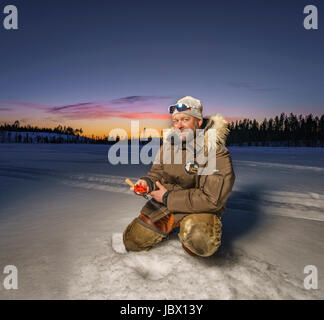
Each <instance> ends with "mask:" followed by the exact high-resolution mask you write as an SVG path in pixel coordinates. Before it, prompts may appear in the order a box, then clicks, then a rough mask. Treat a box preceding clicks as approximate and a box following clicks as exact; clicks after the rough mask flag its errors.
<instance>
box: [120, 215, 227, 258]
mask: <svg viewBox="0 0 324 320" xmlns="http://www.w3.org/2000/svg"><path fill="white" fill-rule="evenodd" d="M221 235H222V223H221V220H220V218H219V217H218V216H217V215H215V214H211V213H192V214H189V215H187V216H185V217H184V218H183V219H182V220H181V221H180V232H179V234H178V236H179V238H180V241H181V242H182V245H183V246H184V248H187V249H189V250H190V251H191V252H192V253H194V254H195V255H198V256H202V257H208V256H211V255H212V254H214V253H215V252H216V250H217V249H218V248H219V246H220V244H221ZM167 236H168V234H167V233H165V232H162V231H160V230H157V229H156V228H154V227H152V226H151V225H149V224H147V223H145V222H144V221H142V220H141V219H138V218H136V219H134V220H133V221H132V222H131V223H130V224H129V225H128V226H127V228H126V230H125V231H124V234H123V240H124V244H125V247H126V249H127V250H128V251H143V250H149V249H151V248H152V247H153V246H155V245H156V244H158V243H159V242H161V241H162V240H164V239H165V238H167Z"/></svg>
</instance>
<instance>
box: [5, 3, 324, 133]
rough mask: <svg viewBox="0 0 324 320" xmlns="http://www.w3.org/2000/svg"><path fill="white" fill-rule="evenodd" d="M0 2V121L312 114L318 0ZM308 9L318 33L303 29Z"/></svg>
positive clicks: (110, 122)
mask: <svg viewBox="0 0 324 320" xmlns="http://www.w3.org/2000/svg"><path fill="white" fill-rule="evenodd" d="M9 3H10V4H14V5H16V6H17V8H18V12H19V29H18V30H14V31H13V30H12V31H8V30H5V29H4V28H1V27H0V44H1V49H0V69H1V73H0V121H13V120H16V119H18V120H21V121H22V122H26V123H35V124H38V125H57V124H58V123H62V124H67V125H71V126H73V127H80V126H82V127H83V128H84V129H85V131H86V132H87V133H91V132H94V133H98V134H99V133H100V134H101V133H103V132H106V131H107V130H108V129H109V128H112V127H113V126H114V125H117V124H118V125H120V126H124V127H127V126H128V124H129V121H130V120H131V119H139V120H140V121H141V123H142V125H143V126H146V127H147V126H151V127H156V128H162V127H165V125H166V121H167V120H166V119H167V118H168V115H167V106H168V105H169V104H171V103H174V102H176V100H177V99H179V98H181V97H183V96H186V95H191V96H194V97H197V98H199V99H200V100H201V101H202V102H203V105H204V112H205V114H206V115H208V114H214V113H222V114H223V115H224V116H226V117H227V118H229V119H235V118H241V117H250V118H257V119H262V118H264V117H270V116H275V115H277V114H280V113H281V112H286V113H289V112H294V113H297V114H300V113H302V114H308V113H313V114H317V115H319V114H322V113H323V105H324V92H323V89H322V88H323V83H324V82H323V71H324V62H323V56H324V41H323V40H324V27H323V28H322V25H321V21H322V19H321V18H322V17H324V6H323V4H321V3H320V1H316V0H314V1H309V0H305V1H302V0H285V1H278V0H273V1H265V0H259V1H255V0H245V1H239V0H235V1H234V0H226V1H225V0H218V1H160V0H157V1H103V0H102V1H99V0H92V1H89V0H82V1H75V0H69V1H62V0H56V1H53V0H50V1H36V0H29V1H14V0H10V1H9ZM309 4H313V5H316V6H317V8H318V12H319V29H318V30H305V29H304V28H303V19H304V17H305V15H304V14H303V8H304V7H305V6H306V5H309ZM0 6H2V4H0ZM0 17H1V16H0ZM3 17H4V14H3V15H2V18H3Z"/></svg>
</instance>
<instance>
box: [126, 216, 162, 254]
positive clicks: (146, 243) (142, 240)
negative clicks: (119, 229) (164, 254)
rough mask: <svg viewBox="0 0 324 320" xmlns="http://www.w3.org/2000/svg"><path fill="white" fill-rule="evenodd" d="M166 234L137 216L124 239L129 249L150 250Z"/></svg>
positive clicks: (127, 229) (128, 227)
mask: <svg viewBox="0 0 324 320" xmlns="http://www.w3.org/2000/svg"><path fill="white" fill-rule="evenodd" d="M165 237H166V234H164V233H163V232H160V231H159V230H156V229H155V228H153V227H152V226H151V225H149V224H148V223H146V222H144V221H143V220H142V219H140V218H135V219H134V220H133V221H132V222H131V223H130V224H129V225H128V226H127V228H126V230H125V231H124V233H123V241H124V245H125V248H126V249H127V250H128V251H144V250H149V249H150V248H152V247H153V246H155V245H156V244H157V243H159V242H161V241H162V240H163V239H164V238H165Z"/></svg>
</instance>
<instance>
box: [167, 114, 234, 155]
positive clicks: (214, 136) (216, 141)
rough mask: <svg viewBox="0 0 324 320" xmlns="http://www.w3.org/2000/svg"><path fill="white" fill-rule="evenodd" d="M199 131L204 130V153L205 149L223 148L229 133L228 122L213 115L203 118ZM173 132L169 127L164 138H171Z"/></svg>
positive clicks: (217, 115) (221, 117)
mask: <svg viewBox="0 0 324 320" xmlns="http://www.w3.org/2000/svg"><path fill="white" fill-rule="evenodd" d="M200 129H203V130H204V144H205V145H204V146H205V151H207V149H208V150H211V149H218V148H222V147H225V144H226V137H227V135H228V133H229V129H228V122H227V121H226V120H225V118H224V117H223V116H222V115H220V114H215V115H212V116H208V117H204V119H203V124H202V126H201V128H200ZM210 129H215V130H210ZM174 131H175V130H174V129H173V127H171V128H170V130H169V131H168V133H167V135H166V137H165V138H166V139H167V140H168V139H169V138H170V137H171V136H172V134H173V133H174ZM208 137H209V139H208ZM207 146H208V148H207Z"/></svg>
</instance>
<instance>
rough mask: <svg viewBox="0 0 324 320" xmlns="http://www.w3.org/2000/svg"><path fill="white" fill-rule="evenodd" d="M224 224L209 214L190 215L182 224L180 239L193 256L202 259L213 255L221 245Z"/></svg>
mask: <svg viewBox="0 0 324 320" xmlns="http://www.w3.org/2000/svg"><path fill="white" fill-rule="evenodd" d="M221 235H222V223H221V221H220V219H219V218H218V217H217V216H216V215H214V214H209V213H199V214H190V215H188V216H186V217H185V218H184V219H183V220H182V221H181V224H180V233H179V238H180V240H181V242H182V244H183V246H184V247H185V249H189V251H190V252H191V253H193V254H196V255H198V256H202V257H208V256H211V255H213V254H214V253H215V252H216V251H217V249H218V248H219V246H220V244H221Z"/></svg>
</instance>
